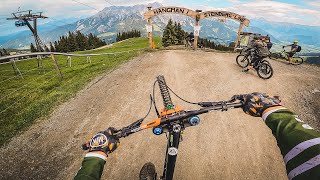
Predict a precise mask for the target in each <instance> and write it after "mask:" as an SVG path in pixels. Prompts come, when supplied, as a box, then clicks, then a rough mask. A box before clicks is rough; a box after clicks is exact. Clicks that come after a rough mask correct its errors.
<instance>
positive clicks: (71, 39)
mask: <svg viewBox="0 0 320 180" xmlns="http://www.w3.org/2000/svg"><path fill="white" fill-rule="evenodd" d="M67 45H68V48H69V52H74V51H78V50H79V47H78V44H77V42H76V37H75V34H73V33H71V32H70V31H69V36H68V38H67Z"/></svg>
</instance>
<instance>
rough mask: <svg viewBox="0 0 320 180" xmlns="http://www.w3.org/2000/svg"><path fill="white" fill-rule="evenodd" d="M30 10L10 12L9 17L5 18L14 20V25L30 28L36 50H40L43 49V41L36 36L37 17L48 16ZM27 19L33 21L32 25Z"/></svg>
mask: <svg viewBox="0 0 320 180" xmlns="http://www.w3.org/2000/svg"><path fill="white" fill-rule="evenodd" d="M31 11H32V10H28V11H19V12H15V13H12V17H11V18H7V20H15V21H16V22H15V26H17V27H20V26H28V27H29V29H30V30H31V32H32V34H33V37H34V40H35V42H36V47H37V51H38V52H41V51H43V50H44V49H43V47H44V45H43V43H42V41H41V39H40V38H39V36H38V31H37V19H46V18H48V17H46V16H43V15H42V12H37V13H31ZM29 21H33V27H32V25H31V24H30V22H29Z"/></svg>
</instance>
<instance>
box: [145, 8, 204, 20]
mask: <svg viewBox="0 0 320 180" xmlns="http://www.w3.org/2000/svg"><path fill="white" fill-rule="evenodd" d="M162 14H181V15H186V16H190V17H192V18H195V16H196V15H197V14H198V13H197V12H195V11H192V10H191V9H187V8H182V7H171V6H170V7H160V8H157V9H153V10H150V11H148V12H146V13H145V14H144V16H145V18H150V17H153V16H157V15H162Z"/></svg>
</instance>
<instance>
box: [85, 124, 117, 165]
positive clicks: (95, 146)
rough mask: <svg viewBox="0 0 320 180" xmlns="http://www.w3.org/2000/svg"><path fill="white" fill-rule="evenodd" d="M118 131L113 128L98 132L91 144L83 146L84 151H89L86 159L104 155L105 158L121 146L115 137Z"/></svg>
mask: <svg viewBox="0 0 320 180" xmlns="http://www.w3.org/2000/svg"><path fill="white" fill-rule="evenodd" d="M116 131H117V130H116V129H115V128H113V127H110V128H108V129H107V130H105V131H101V132H98V133H97V134H96V135H94V136H93V137H92V138H91V140H90V141H89V142H87V143H86V144H83V145H82V148H83V149H84V150H87V149H89V153H88V154H87V155H86V157H92V156H95V157H97V156H99V155H97V154H100V155H103V156H104V157H105V158H106V157H107V156H108V154H110V153H112V152H113V151H114V150H116V149H117V148H118V147H119V146H120V141H119V139H118V138H117V137H116V136H115V135H114V133H115V132H116ZM105 158H103V159H105Z"/></svg>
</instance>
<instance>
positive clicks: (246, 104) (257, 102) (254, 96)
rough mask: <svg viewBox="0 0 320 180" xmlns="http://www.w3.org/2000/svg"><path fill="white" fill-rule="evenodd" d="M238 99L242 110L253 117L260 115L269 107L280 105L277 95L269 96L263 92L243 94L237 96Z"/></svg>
mask: <svg viewBox="0 0 320 180" xmlns="http://www.w3.org/2000/svg"><path fill="white" fill-rule="evenodd" d="M238 99H239V100H240V101H242V102H243V107H242V109H243V111H244V112H245V113H246V114H249V115H251V116H254V117H261V116H262V114H263V112H264V111H265V110H267V109H269V108H271V107H275V106H279V107H281V105H280V102H281V101H280V100H279V97H277V96H274V97H270V96H268V95H267V94H264V93H258V92H254V93H251V94H244V95H240V96H238Z"/></svg>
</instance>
